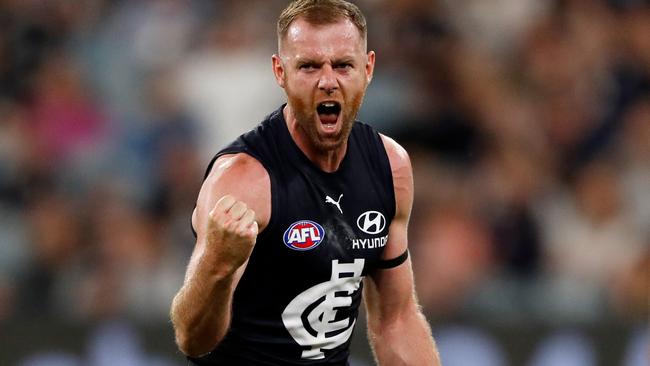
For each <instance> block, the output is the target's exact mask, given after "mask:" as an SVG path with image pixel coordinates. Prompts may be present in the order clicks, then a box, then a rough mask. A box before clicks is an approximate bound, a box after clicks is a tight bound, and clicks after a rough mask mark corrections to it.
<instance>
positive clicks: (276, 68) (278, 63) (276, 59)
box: [271, 55, 285, 88]
mask: <svg viewBox="0 0 650 366" xmlns="http://www.w3.org/2000/svg"><path fill="white" fill-rule="evenodd" d="M271 61H272V62H273V75H275V81H276V82H277V83H278V85H280V87H281V88H284V75H285V74H284V66H282V59H280V56H278V55H273V56H271Z"/></svg>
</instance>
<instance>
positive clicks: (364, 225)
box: [357, 211, 386, 234]
mask: <svg viewBox="0 0 650 366" xmlns="http://www.w3.org/2000/svg"><path fill="white" fill-rule="evenodd" d="M357 227H358V228H359V229H361V231H363V232H364V233H366V234H379V233H380V232H382V231H383V230H384V228H385V227H386V218H385V217H384V215H382V213H381V212H379V211H366V212H364V213H362V214H361V215H359V218H358V219H357Z"/></svg>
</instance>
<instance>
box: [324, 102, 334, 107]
mask: <svg viewBox="0 0 650 366" xmlns="http://www.w3.org/2000/svg"><path fill="white" fill-rule="evenodd" d="M323 106H324V107H327V108H332V107H334V106H336V103H333V102H325V103H323Z"/></svg>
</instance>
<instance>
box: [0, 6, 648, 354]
mask: <svg viewBox="0 0 650 366" xmlns="http://www.w3.org/2000/svg"><path fill="white" fill-rule="evenodd" d="M357 4H358V5H359V6H360V7H361V8H362V10H363V11H364V12H365V13H366V16H367V17H368V22H369V47H370V48H371V49H374V50H375V51H376V52H377V66H376V73H375V77H374V79H373V82H372V84H371V86H370V87H369V90H368V93H367V95H366V100H365V104H364V106H363V108H362V110H361V113H360V115H359V119H360V120H362V121H364V122H367V123H369V124H371V125H374V126H375V127H376V128H377V129H379V130H380V131H381V132H383V133H386V134H388V135H391V136H393V137H395V138H396V140H397V141H398V142H400V143H402V144H403V145H404V146H405V147H406V148H407V150H408V151H409V153H410V156H411V159H412V162H413V167H414V174H415V185H416V189H415V192H416V198H415V206H414V209H413V215H412V225H411V230H410V233H409V235H410V247H411V253H412V259H413V265H414V270H415V276H416V282H417V291H418V296H419V299H420V302H421V303H422V305H423V306H424V308H425V311H426V313H427V315H428V316H429V318H430V319H431V320H432V322H433V323H434V329H435V322H437V321H441V322H442V321H448V320H449V319H461V320H480V321H485V320H486V319H489V321H491V322H494V323H496V324H499V323H512V322H519V323H521V324H525V323H526V322H542V323H551V324H579V325H580V324H597V323H602V322H615V323H625V324H632V325H634V324H641V325H642V324H644V323H645V322H646V321H647V319H648V311H649V309H650V305H649V304H648V302H649V297H650V294H649V292H650V5H648V3H647V2H645V1H642V0H640V1H634V0H492V1H480V0H453V1H451V0H448V1H443V0H438V1H436V0H428V1H427V0H408V1H406V0H402V1H390V0H363V1H357ZM285 5H286V1H280V0H249V1H231V0H214V1H213V0H134V1H126V0H112V1H111V0H85V1H71V0H49V1H39V0H22V1H21V0H1V1H0V324H2V322H4V321H20V320H21V319H34V318H43V319H48V318H56V319H59V320H64V321H70V322H79V321H81V322H87V321H96V320H102V319H109V318H115V317H126V318H129V319H133V320H134V321H136V322H143V323H165V322H167V321H168V311H169V305H170V302H171V298H172V297H173V295H174V294H175V292H176V291H177V290H178V288H179V287H180V284H181V283H182V280H183V276H184V271H185V266H186V264H187V261H188V259H189V255H190V253H191V250H192V247H193V244H194V239H193V236H192V233H191V231H190V226H189V225H190V217H191V212H192V210H193V208H194V204H195V200H196V196H197V194H198V189H199V187H200V184H201V181H202V178H203V173H204V169H205V167H206V165H207V162H208V161H209V159H210V157H211V156H212V154H214V153H215V152H216V151H218V150H219V149H220V147H222V146H223V145H224V144H225V143H227V142H228V141H230V140H231V139H233V138H234V137H236V136H237V135H239V134H241V133H243V132H245V131H246V130H248V129H250V128H252V127H253V126H255V125H256V124H257V123H258V122H259V121H261V120H262V119H263V118H264V116H265V115H266V114H268V113H270V112H271V111H273V110H274V109H275V108H277V107H278V106H279V105H280V104H281V103H282V102H283V100H284V99H283V93H282V90H281V89H280V88H279V87H277V85H276V84H275V81H274V79H273V75H272V72H271V61H270V55H271V54H272V53H273V52H275V48H276V37H275V20H276V19H277V15H278V14H279V12H280V11H281V9H282V8H283V7H284V6H285ZM542 364H543V363H541V364H540V365H542ZM630 365H632V364H630Z"/></svg>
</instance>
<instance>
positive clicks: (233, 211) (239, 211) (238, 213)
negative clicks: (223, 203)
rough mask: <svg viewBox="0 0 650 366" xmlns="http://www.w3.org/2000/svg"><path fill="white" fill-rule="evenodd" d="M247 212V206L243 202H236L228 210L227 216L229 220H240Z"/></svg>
mask: <svg viewBox="0 0 650 366" xmlns="http://www.w3.org/2000/svg"><path fill="white" fill-rule="evenodd" d="M247 210H248V206H246V204H245V203H244V202H241V201H237V203H235V204H234V205H233V206H232V207H231V208H230V210H229V211H228V215H230V218H231V219H233V220H236V221H237V220H240V219H241V218H242V216H244V214H245V213H246V211H247Z"/></svg>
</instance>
